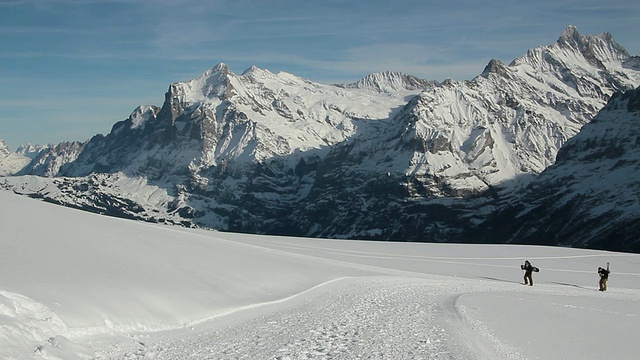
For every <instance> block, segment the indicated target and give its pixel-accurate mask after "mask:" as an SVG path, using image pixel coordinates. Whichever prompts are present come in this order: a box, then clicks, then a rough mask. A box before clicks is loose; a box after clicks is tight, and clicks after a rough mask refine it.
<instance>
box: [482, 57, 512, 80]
mask: <svg viewBox="0 0 640 360" xmlns="http://www.w3.org/2000/svg"><path fill="white" fill-rule="evenodd" d="M506 71H507V70H506V65H505V64H504V63H503V62H502V61H500V60H497V59H491V60H490V61H489V63H488V64H487V66H485V67H484V70H483V71H482V74H480V76H483V77H487V76H489V74H501V75H504V74H505V72H506Z"/></svg>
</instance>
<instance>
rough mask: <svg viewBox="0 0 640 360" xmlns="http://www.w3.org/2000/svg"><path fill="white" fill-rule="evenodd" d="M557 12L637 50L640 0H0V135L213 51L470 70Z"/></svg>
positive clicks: (24, 137) (68, 124)
mask: <svg viewBox="0 0 640 360" xmlns="http://www.w3.org/2000/svg"><path fill="white" fill-rule="evenodd" d="M568 25H575V26H577V27H578V29H579V31H580V32H581V33H583V34H600V33H602V32H605V31H608V32H610V33H612V34H613V36H614V38H615V39H616V41H617V42H618V43H620V44H621V45H622V46H623V47H625V48H626V49H627V50H628V51H629V52H630V53H631V54H633V55H640V36H638V34H639V33H640V2H634V1H629V0H624V1H618V0H609V1H601V0H598V1H592V0H583V1H563V0H553V1H548V0H536V1H524V0H502V1H494V0H485V1H458V0H448V1H442V0H440V1H430V0H415V1H414V0H394V1H378V0H373V1H366V0H357V1H332V0H326V1H313V0H308V1H293V0H263V1H247V0H230V1H227V0H0V139H4V140H5V142H6V143H7V144H8V145H9V146H10V148H11V149H13V150H15V148H16V147H17V146H18V145H19V144H23V143H27V142H30V143H57V142H60V141H63V140H81V141H85V140H87V139H89V138H90V137H91V136H92V135H95V134H97V133H103V134H106V133H108V132H109V131H110V129H111V126H112V125H113V124H114V123H115V122H117V121H120V120H123V119H125V118H127V116H128V115H129V113H130V112H131V111H132V110H133V109H134V108H135V107H137V106H138V105H141V104H155V105H159V106H160V105H162V101H163V100H164V93H165V91H166V90H167V88H168V86H169V84H170V83H172V82H175V81H185V80H188V79H191V78H194V77H197V76H199V75H200V74H202V73H203V72H204V71H206V70H207V69H209V68H211V67H213V66H214V65H215V64H217V63H219V62H225V63H227V64H228V65H229V67H230V69H231V71H233V72H235V73H241V72H242V71H244V70H245V69H246V68H248V67H250V66H251V65H256V66H258V67H260V68H264V69H269V70H271V71H273V72H278V71H287V72H290V73H293V74H296V75H299V76H302V77H305V78H308V79H310V80H313V81H318V82H322V83H336V82H354V81H356V80H358V79H359V78H361V77H363V76H366V75H367V74H369V73H373V72H379V71H385V70H393V71H401V72H404V73H407V74H411V75H415V76H418V77H421V78H425V79H434V80H444V79H446V78H453V79H458V80H462V79H471V78H473V77H474V76H476V75H477V74H479V73H480V72H481V71H482V69H483V68H484V66H485V65H486V63H487V62H488V61H489V60H490V59H492V58H496V59H499V60H502V61H504V62H507V63H508V62H510V61H511V60H512V59H514V58H516V57H518V56H521V55H523V54H524V53H525V52H526V50H527V49H529V48H534V47H536V46H539V45H547V44H551V43H553V42H554V41H555V40H556V39H557V38H558V36H559V35H560V34H561V33H562V31H563V30H564V29H565V28H566V27H567V26H568Z"/></svg>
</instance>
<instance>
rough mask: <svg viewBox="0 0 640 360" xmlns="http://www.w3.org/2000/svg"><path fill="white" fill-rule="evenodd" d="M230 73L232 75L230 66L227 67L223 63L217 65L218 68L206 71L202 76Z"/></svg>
mask: <svg viewBox="0 0 640 360" xmlns="http://www.w3.org/2000/svg"><path fill="white" fill-rule="evenodd" d="M230 73H231V71H229V66H227V64H225V63H223V62H221V63H218V64H216V66H214V67H212V68H211V69H209V70H207V71H205V73H204V74H203V75H202V76H203V77H210V76H211V75H214V74H222V75H228V74H230Z"/></svg>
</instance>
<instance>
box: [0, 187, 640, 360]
mask: <svg viewBox="0 0 640 360" xmlns="http://www.w3.org/2000/svg"><path fill="white" fill-rule="evenodd" d="M0 229H1V238H0V246H1V249H2V251H1V252H0V358H3V359H25V358H36V359H39V358H44V359H147V358H156V359H226V358H249V359H300V358H316V359H325V358H338V357H339V358H345V359H351V358H376V359H378V358H389V359H474V358H477V359H603V358H609V359H632V358H635V356H636V354H637V353H638V352H639V351H640V343H638V342H637V341H636V338H637V334H638V332H639V331H640V321H639V317H640V255H637V254H625V253H612V252H604V251H589V250H578V249H567V248H550V247H534V246H508V245H456V244H418V243H390V242H365V241H362V242H361V241H344V240H322V239H304V238H285V237H267V236H255V235H243V234H232V233H220V232H213V231H203V230H194V229H185V228H180V227H175V226H173V227H172V226H161V225H154V224H148V223H142V222H134V221H128V220H123V219H117V218H110V217H106V216H100V215H97V214H91V213H86V212H82V211H78V210H73V209H69V208H64V207H60V206H56V205H53V204H48V203H46V202H42V201H39V200H33V199H29V198H27V197H24V196H19V195H14V194H12V193H10V192H7V191H0ZM525 259H528V260H530V261H531V262H532V263H533V264H534V265H535V266H537V267H539V268H540V269H541V271H540V272H539V273H536V274H535V275H534V281H535V286H532V287H529V286H524V285H522V272H521V270H520V267H519V265H520V264H522V263H523V262H524V260H525ZM607 262H610V264H611V270H612V275H611V278H610V280H609V290H608V291H607V292H599V291H597V283H598V275H597V268H598V266H606V263H607Z"/></svg>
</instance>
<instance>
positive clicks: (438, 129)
mask: <svg viewBox="0 0 640 360" xmlns="http://www.w3.org/2000/svg"><path fill="white" fill-rule="evenodd" d="M638 85H640V58H638V57H637V56H630V55H629V54H628V52H627V51H626V50H625V49H624V48H622V47H621V46H620V45H619V44H617V43H616V42H615V40H614V39H613V37H612V36H611V35H610V34H608V33H604V34H602V35H598V36H585V35H582V34H580V33H579V32H578V30H577V29H576V28H575V27H572V26H571V27H569V28H567V29H566V31H565V32H564V33H563V34H562V35H561V36H560V38H559V39H558V40H557V42H555V43H554V44H551V45H548V46H541V47H538V48H536V49H532V50H529V51H528V52H527V54H526V55H524V56H522V57H520V58H518V59H515V60H513V61H512V62H511V63H510V64H509V65H506V64H504V63H501V62H500V61H498V60H491V61H490V62H489V64H488V65H487V66H486V68H485V69H484V71H483V72H482V73H481V74H480V75H479V76H478V77H476V78H475V79H473V80H471V81H452V80H447V81H444V82H442V83H437V82H434V81H428V80H423V79H418V78H416V77H413V76H410V75H405V74H401V73H394V72H385V73H380V74H372V75H369V76H367V77H365V78H364V79H362V80H360V81H358V82H356V83H353V84H341V85H324V84H319V83H314V82H312V81H309V80H307V79H303V78H300V77H298V76H295V75H292V74H288V73H283V72H281V73H278V74H274V73H271V72H269V71H267V70H263V69H259V68H256V67H252V68H250V69H248V70H246V71H245V72H243V73H242V74H241V75H236V74H234V73H233V72H231V71H230V70H229V69H228V67H227V66H226V65H225V64H218V65H217V66H215V67H214V68H212V69H210V70H208V71H207V72H205V73H204V74H203V75H202V76H201V77H200V78H198V79H194V80H190V81H187V82H178V83H174V84H171V86H170V87H169V90H168V92H167V93H166V96H165V102H164V104H163V106H162V107H157V106H140V107H139V108H137V109H136V110H135V111H134V112H133V113H132V114H131V115H130V116H129V118H128V119H126V120H124V121H121V122H118V123H116V124H115V125H114V126H113V128H112V130H111V132H110V133H109V134H108V135H106V136H103V135H96V136H95V137H93V138H92V139H91V140H89V141H87V142H84V143H81V142H65V143H61V144H58V145H55V146H49V147H47V148H45V149H43V150H41V151H39V152H37V155H36V156H35V157H34V158H33V160H32V161H31V162H30V163H29V164H28V165H26V166H24V167H21V169H20V170H19V171H6V170H5V172H6V173H15V174H16V175H21V176H17V177H11V178H5V179H3V180H0V183H3V184H4V186H5V187H10V188H13V189H14V190H16V191H18V192H22V193H27V194H32V195H37V196H42V197H45V198H47V199H49V200H50V201H54V202H58V203H62V204H67V205H72V206H77V207H81V208H86V209H89V210H92V211H97V212H104V213H109V214H113V215H118V216H127V217H133V218H139V219H145V220H151V221H162V222H167V221H168V222H177V223H183V224H193V225H199V226H206V227H212V228H217V229H222V230H230V231H239V232H252V233H269V234H287V235H296V236H322V237H337V238H368V239H385V240H409V241H439V242H446V241H478V240H480V239H482V241H492V242H503V241H516V239H519V238H520V235H521V234H522V233H523V232H526V231H529V232H531V233H533V232H535V231H534V230H532V229H533V225H530V224H529V223H527V224H528V225H526V226H525V225H523V226H525V227H523V228H518V229H516V227H515V226H514V225H513V223H511V224H510V226H506V225H505V226H502V225H501V224H500V223H499V222H498V221H499V220H498V219H502V218H504V217H501V216H499V214H501V211H502V210H503V209H505V208H507V209H511V208H512V207H513V206H527V205H518V204H519V203H518V202H521V201H525V202H526V201H529V200H527V198H526V196H521V195H520V192H522V190H523V189H525V188H526V187H527V186H529V188H528V189H529V190H526V192H527V194H528V193H529V192H530V191H531V190H530V189H531V188H532V187H536V186H544V187H550V186H551V185H539V184H542V181H543V179H544V178H547V175H546V172H545V175H544V176H540V178H539V179H536V178H537V177H538V174H540V173H542V172H543V171H545V169H547V168H549V167H550V166H551V165H553V164H554V163H555V161H556V155H557V154H558V153H559V151H560V149H561V148H562V147H563V146H564V145H565V143H567V141H568V140H569V139H571V138H573V137H574V136H576V134H578V133H579V131H580V129H581V128H582V126H583V125H585V124H587V123H589V122H590V121H591V119H592V118H593V117H594V116H595V115H596V114H597V113H598V111H599V110H600V109H602V108H603V107H604V105H605V104H606V103H607V101H608V100H609V99H610V97H611V96H612V95H613V94H614V93H616V92H622V91H626V90H632V89H634V88H636V87H637V86H638ZM615 101H618V102H619V101H620V100H615ZM611 106H614V105H611ZM605 111H610V110H608V108H607V109H606V110H605ZM612 116H613V117H616V119H618V118H620V119H621V120H619V121H621V122H622V121H632V120H629V119H633V117H634V116H635V115H633V112H632V111H631V112H624V113H622V112H618V113H616V115H601V117H599V119H601V120H599V121H601V122H607V120H606V119H609V118H611V117H612ZM624 119H628V120H624ZM620 146H621V147H625V146H628V145H627V144H626V143H625V144H622V145H620ZM569 152H570V150H566V151H565V150H563V152H560V154H563V153H569ZM576 156H580V155H576ZM561 158H562V156H560V157H559V159H561ZM624 164H627V163H624ZM562 166H565V167H566V169H567V170H564V171H566V172H569V173H572V172H576V171H578V169H577V168H575V167H582V166H583V162H581V163H577V162H574V163H570V162H560V161H559V163H558V164H557V166H556V167H555V168H561V167H562ZM574 168H575V169H574ZM599 170H600V171H605V170H606V168H601V169H599ZM549 171H551V169H549ZM593 171H595V169H594V170H593ZM593 171H592V172H590V173H585V176H586V175H592V176H595V175H594V174H593ZM28 175H36V176H37V177H33V176H28ZM534 179H536V180H535V181H534ZM532 181H534V182H533V183H531V182H532ZM595 184H598V182H597V181H596V182H595ZM601 188H602V191H603V192H606V194H603V195H602V196H604V197H605V198H607V199H608V198H615V197H620V198H621V199H622V197H623V196H627V194H624V195H622V194H616V193H615V192H609V190H606V189H605V188H606V187H605V186H604V184H602V186H601ZM550 191H551V190H550ZM532 196H533V195H532ZM636 198H637V196H636ZM621 201H623V202H624V201H626V200H624V199H623V200H621ZM576 206H577V205H576ZM580 206H582V207H584V209H583V210H581V211H594V212H599V213H603V212H604V211H603V210H592V209H590V208H589V207H590V206H591V204H590V203H582V204H581V205H580ZM527 208H529V207H527ZM559 211H560V210H559ZM564 211H565V210H562V212H564ZM529 213H530V214H535V212H529ZM627 213H628V214H627ZM515 214H519V213H515ZM625 214H627V215H628V216H627V218H626V219H628V218H630V217H631V218H633V216H636V215H633V214H640V212H638V211H636V212H635V213H634V212H633V211H632V207H629V211H627V212H625ZM538 215H540V214H538ZM514 216H515V215H514ZM532 216H533V215H532ZM637 216H640V215H637ZM636 218H638V217H636ZM519 219H520V218H519ZM598 219H600V220H601V221H605V219H604V218H598ZM618 219H620V220H622V217H615V216H614V217H613V219H612V216H611V214H609V216H608V217H607V220H606V221H607V222H608V223H609V224H610V227H611V228H612V229H613V231H615V229H616V226H615V222H616V221H617V220H618ZM512 220H513V219H512ZM523 221H524V220H523ZM527 221H533V222H535V221H541V222H543V221H547V222H548V221H558V220H557V219H551V218H549V217H544V216H538V217H537V218H535V217H533V218H531V220H527ZM594 221H595V219H594ZM624 221H628V220H624ZM523 224H524V223H523ZM537 224H538V225H537V227H536V228H542V227H544V226H543V225H541V224H542V223H537ZM594 226H595V225H594ZM496 228H498V230H495V229H496ZM488 229H491V232H487V231H489V230H488ZM508 229H509V230H508ZM527 229H530V230H527ZM601 235H602V234H601V233H599V232H589V233H587V232H586V230H585V231H583V232H581V233H580V236H581V237H582V240H581V241H580V242H578V241H565V240H566V239H564V238H562V233H556V234H551V233H544V234H541V235H539V236H537V237H536V240H535V242H542V243H547V244H559V243H560V244H569V245H578V246H598V247H604V248H612V249H617V250H628V249H634V250H638V251H640V249H638V245H637V244H635V245H630V243H629V242H626V241H621V242H617V243H609V242H598V239H600V238H602V236H601ZM527 241H534V240H531V239H527ZM594 241H596V242H595V243H594ZM594 244H595V245H594ZM630 246H631V247H630Z"/></svg>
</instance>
